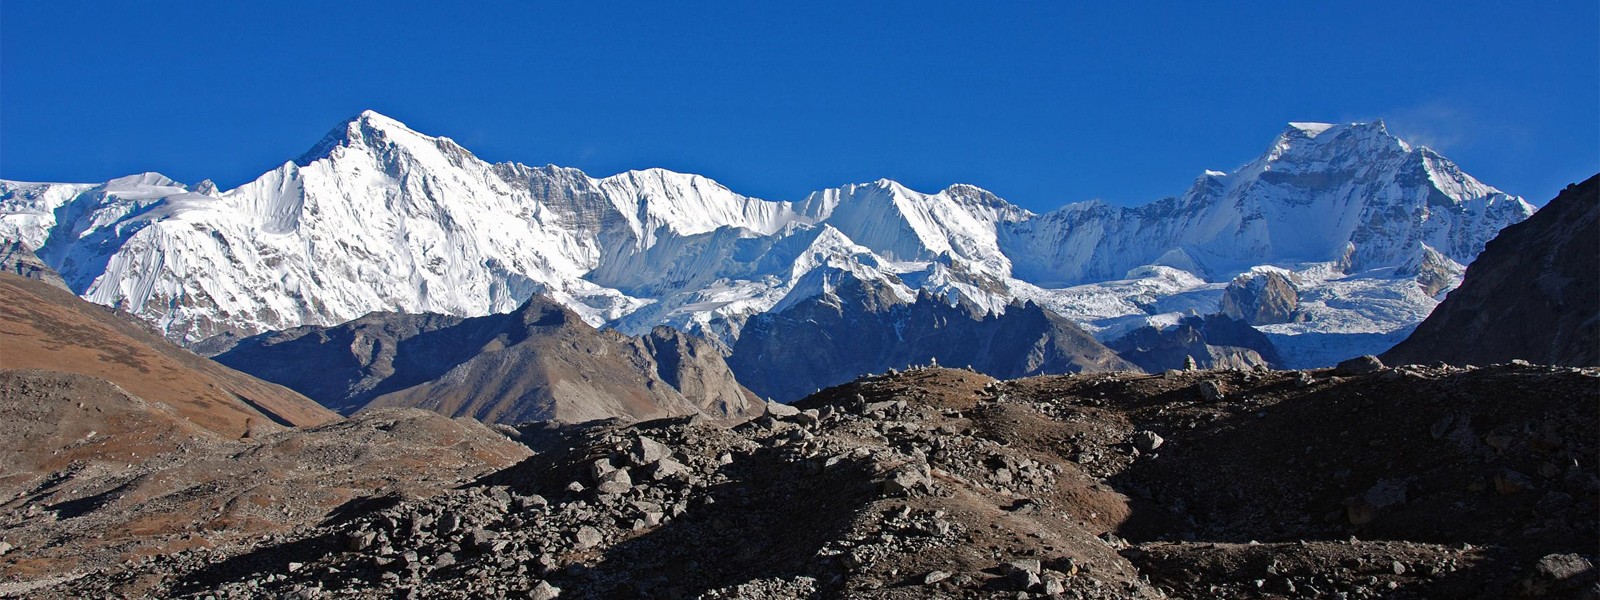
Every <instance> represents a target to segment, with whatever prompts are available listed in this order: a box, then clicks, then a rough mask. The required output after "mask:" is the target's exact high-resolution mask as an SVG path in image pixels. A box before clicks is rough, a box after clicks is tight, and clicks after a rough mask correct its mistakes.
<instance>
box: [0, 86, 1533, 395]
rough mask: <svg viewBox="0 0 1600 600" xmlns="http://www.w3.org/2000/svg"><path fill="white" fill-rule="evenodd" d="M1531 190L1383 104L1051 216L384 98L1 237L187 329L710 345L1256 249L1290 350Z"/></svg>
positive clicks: (1040, 298) (1204, 286)
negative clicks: (1286, 317)
mask: <svg viewBox="0 0 1600 600" xmlns="http://www.w3.org/2000/svg"><path fill="white" fill-rule="evenodd" d="M1533 210H1534V209H1533V207H1532V206H1531V205H1529V204H1528V203H1527V202H1525V201H1523V200H1522V199H1521V198H1519V197H1516V196H1511V195H1508V194H1506V193H1504V192H1501V191H1499V190H1497V189H1495V188H1493V187H1491V186H1488V185H1486V184H1483V183H1482V182H1479V181H1478V180H1476V179H1474V178H1472V177H1471V176H1470V175H1467V174H1466V173H1464V172H1462V171H1461V169H1460V168H1459V167H1457V166H1456V165H1455V164H1454V163H1452V162H1451V161H1449V160H1448V159H1446V158H1445V157H1443V156H1441V155H1439V154H1438V153H1436V152H1434V151H1432V150H1430V149H1428V148H1426V147H1421V146H1417V147H1413V146H1412V145H1410V144H1408V143H1406V142H1405V141H1403V140H1401V139H1399V138H1397V137H1395V136H1393V135H1392V134H1390V133H1389V132H1388V131H1387V129H1386V128H1385V126H1384V124H1383V123H1382V122H1381V121H1378V122H1373V123H1348V124H1318V123H1291V124H1289V126H1288V127H1286V128H1285V129H1284V130H1283V132H1282V133H1281V134H1279V135H1278V137H1277V138H1276V139H1275V140H1273V142H1272V144H1271V145H1270V146H1269V147H1268V148H1267V150H1266V152H1265V153H1263V154H1262V155H1261V156H1260V157H1258V158H1256V159H1255V160H1253V161H1251V162H1249V163H1246V164H1245V165H1244V166H1242V167H1239V168H1238V169H1235V170H1233V171H1231V172H1226V173H1225V172H1221V171H1206V172H1204V173H1203V174H1202V175H1201V176H1200V177H1198V178H1197V179H1196V180H1195V182H1194V183H1193V185H1192V186H1190V188H1189V189H1188V190H1187V191H1185V192H1184V193H1183V194H1181V195H1177V196H1173V197H1169V198H1165V199H1161V200H1158V201H1155V202H1153V203H1150V204H1147V205H1144V206H1138V207H1115V206H1111V205H1108V204H1106V203H1103V202H1097V201H1090V202H1080V203H1074V204H1068V205H1066V206H1064V207H1062V208H1060V209H1058V210H1055V211H1052V212H1049V213H1045V214H1035V213H1032V212H1030V211H1027V210H1024V209H1022V208H1020V207H1017V206H1015V205H1012V204H1010V203H1009V202H1006V201H1005V200H1003V199H1001V198H999V197H997V196H995V195H994V194H991V193H989V192H987V191H985V190H983V189H980V188H978V187H975V186H971V185H964V184H958V185H953V186H950V187H949V188H947V189H944V190H940V191H938V192H934V193H925V192H919V191H915V190H911V189H909V188H907V187H905V186H903V185H901V184H899V183H897V182H894V181H890V180H879V181H875V182H870V183H862V184H851V185H845V186H841V187H838V188H832V189H827V190H821V191H817V192H814V193H811V194H810V195H808V196H807V197H805V198H803V199H800V200H797V201H771V200H763V199H758V198H751V197H747V196H743V195H740V194H738V193H736V192H734V191H732V190H729V189H728V188H726V187H724V186H723V185H721V184H719V183H717V182H715V181H713V180H711V179H708V178H706V177H702V176H699V175H692V174H684V173H676V172H672V171H668V170H663V169H646V170H640V171H629V172H626V173H620V174H617V175H612V176H609V177H603V178H595V177H591V176H589V175H587V174H585V173H583V172H582V171H579V170H577V169H572V168H562V167H557V166H543V167H533V166H528V165H523V164H519V163H498V164H491V163H488V162H485V161H483V160H481V159H479V158H477V157H476V156H474V155H473V154H472V153H471V152H469V151H468V150H467V149H465V148H463V147H461V146H460V145H459V144H457V143H455V142H454V141H452V140H451V139H449V138H447V137H442V136H430V135H425V134H422V133H419V132H416V131H413V130H411V129H410V128H408V127H406V126H405V125H404V124H402V123H400V122H398V121H395V120H394V119H391V118H388V117H386V116H383V115H380V114H378V113H376V112H372V111H367V112H363V113H361V114H360V115H358V116H356V117H355V118H352V119H351V120H349V121H348V122H346V123H343V124H341V125H340V126H338V127H336V128H334V129H333V130H332V131H331V132H330V133H329V134H328V135H327V136H326V137H325V138H324V139H323V140H321V141H320V142H318V143H317V144H316V145H314V146H313V147H312V149H311V150H310V151H308V152H307V153H306V154H304V155H302V156H300V157H298V158H296V159H295V160H293V161H289V162H285V163H283V164H282V165H280V166H279V167H277V168H276V169H273V170H272V171H269V172H267V173H265V174H263V175H261V176H260V177H258V178H257V179H256V180H254V181H251V182H248V183H245V184H243V185H240V186H239V187H237V188H234V189H231V190H226V191H219V190H218V189H217V188H216V186H215V185H214V184H212V183H211V182H209V181H203V182H200V183H198V184H193V185H185V184H182V183H179V182H175V181H172V180H171V179H169V178H167V177H164V176H162V175H159V174H155V173H144V174H138V175H132V176H129V177H123V178H120V179H115V180H112V181H107V182H104V183H99V184H82V183H30V182H16V181H0V239H4V240H7V241H19V242H21V243H23V244H26V245H28V246H29V247H31V248H35V249H36V250H37V252H38V254H39V255H40V258H41V259H43V260H44V261H45V262H46V263H47V264H49V265H50V266H51V267H53V268H55V269H57V270H58V271H59V272H60V273H61V275H62V277H63V278H64V279H65V280H66V281H67V283H68V285H69V286H71V288H72V289H73V290H74V292H76V293H78V294H79V295H80V296H82V297H84V298H86V299H88V300H90V301H93V302H96V303H99V304H103V305H106V306H112V307H117V308H120V309H124V310H127V311H128V312H130V313H133V314H135V315H137V316H139V317H140V318H142V319H144V320H146V321H148V322H149V323H151V324H152V325H153V326H155V327H157V328H158V329H160V330H161V331H163V332H165V333H166V334H167V335H168V336H169V337H171V338H173V339H174V340H177V341H181V342H187V343H193V342H197V341H200V340H203V339H206V338H209V337H212V336H217V335H233V336H244V335H251V334H255V333H260V332H263V331H268V330H281V329H286V328H290V327H296V326H300V325H324V326H327V325H334V324H338V323H342V322H345V321H349V320H352V319H355V318H358V317H361V316H363V315H365V314H367V313H370V312H374V311H391V312H406V313H421V312H432V313H443V314H451V315H457V316H463V317H471V316H481V315H485V314H490V313H502V312H508V311H511V310H513V309H515V308H516V307H517V306H519V305H520V304H521V303H523V302H524V301H525V300H527V298H529V297H530V296H532V295H533V294H544V295H547V296H549V297H550V298H552V299H554V300H555V301H557V302H560V303H561V304H563V305H565V306H567V307H569V308H571V309H572V310H573V311H574V312H576V313H577V314H579V315H580V316H581V317H582V318H583V319H584V320H585V321H587V322H589V323H590V324H591V325H595V326H608V327H613V328H616V329H619V330H622V331H623V332H625V333H629V334H634V335H637V334H642V333H645V332H648V331H649V330H650V329H651V328H653V327H655V326H658V325H667V326H671V327H674V328H677V329H680V330H684V331H690V332H694V333H699V334H703V335H706V336H707V337H708V338H710V339H712V340H714V341H717V342H720V343H721V344H722V345H723V346H724V347H726V346H728V345H731V344H732V342H733V341H735V340H737V338H738V336H739V332H740V328H741V327H742V325H743V324H744V323H745V322H746V321H748V320H749V319H750V318H751V317H752V316H754V315H757V314H761V313H765V312H771V311H782V310H784V309H785V308H787V307H789V306H792V305H794V304H796V303H797V302H799V301H801V300H804V299H806V298H809V297H813V296H816V295H818V294H823V293H826V292H827V291H828V290H830V289H833V288H834V287H836V286H838V285H840V283H841V282H844V281H845V280H847V279H856V280H861V281H865V282H872V283H875V284H878V285H881V286H885V287H886V288H887V289H889V290H891V291H892V293H895V294H896V295H898V296H900V297H902V298H906V299H911V298H914V297H916V295H917V294H919V293H929V294H932V295H934V296H936V297H940V298H943V299H945V300H946V301H948V302H950V303H952V304H960V305H962V306H965V307H967V308H968V309H970V310H971V311H972V312H973V313H974V314H979V315H981V314H985V313H991V312H994V313H998V312H1003V311H1005V310H1006V308H1007V306H1009V305H1011V303H1013V302H1014V301H1018V300H1027V301H1031V302H1034V303H1036V304H1039V305H1041V306H1045V307H1048V308H1050V309H1052V310H1054V311H1056V312H1058V313H1060V314H1062V315H1064V316H1066V317H1068V318H1070V319H1072V320H1074V321H1075V322H1078V323H1079V324H1081V325H1082V326H1083V327H1084V328H1085V329H1086V330H1088V331H1090V332H1092V333H1094V334H1095V335H1096V336H1097V337H1101V338H1102V339H1108V340H1109V339H1112V338H1114V337H1115V336H1117V335H1120V334H1121V333H1125V332H1127V331H1130V330H1132V329H1135V328H1137V327H1140V326H1143V325H1156V326H1162V325H1163V324H1172V323H1176V322H1178V320H1180V319H1181V317H1182V316H1183V315H1187V314H1209V313H1214V312H1217V311H1218V302H1219V299H1220V296H1221V294H1222V291H1223V289H1224V287H1226V285H1227V284H1228V282H1229V281H1231V280H1232V279H1233V278H1234V277H1236V276H1238V275H1240V274H1242V273H1248V272H1250V271H1251V270H1252V269H1258V268H1264V267H1269V268H1276V269H1282V270H1285V271H1287V272H1290V273H1293V274H1295V279H1296V281H1298V282H1299V283H1298V284H1297V285H1298V286H1299V287H1300V290H1299V293H1300V295H1301V298H1302V305H1303V307H1304V315H1303V319H1302V320H1299V321H1297V322H1294V323H1283V324H1275V325H1266V326H1260V327H1258V329H1261V330H1262V331H1263V332H1264V333H1266V334H1267V335H1268V336H1269V337H1271V338H1272V339H1273V341H1274V343H1275V344H1279V346H1280V351H1281V352H1282V353H1283V355H1284V356H1285V359H1286V362H1287V363H1288V365H1287V366H1291V367H1301V366H1320V365H1323V364H1328V363H1330V362H1331V361H1336V360H1338V359H1340V358H1344V357H1347V356H1349V355H1352V354H1360V353H1375V352H1378V351H1381V350H1383V349H1385V348H1387V346H1388V345H1390V344H1392V343H1393V341H1394V340H1397V339H1398V338H1399V337H1403V336H1404V334H1405V333H1406V332H1408V331H1409V330H1410V328H1412V327H1414V326H1415V324H1416V323H1418V322H1420V321H1421V320H1422V319H1423V318H1424V317H1426V316H1427V314H1428V313H1429V311H1431V310H1432V308H1433V306H1434V305H1436V304H1437V303H1438V300H1439V299H1440V298H1442V297H1443V294H1444V293H1446V292H1447V291H1448V290H1449V289H1450V288H1453V287H1454V285H1456V284H1457V283H1459V281H1460V276H1461V273H1462V271H1463V270H1464V268H1465V267H1464V265H1465V264H1467V263H1469V262H1471V260H1472V259H1473V258H1474V257H1475V256H1476V255H1477V254H1478V253H1479V252H1481V251H1482V249H1483V245H1484V243H1486V242H1487V241H1488V240H1489V239H1490V238H1492V237H1493V236H1494V235H1495V233H1496V232H1498V231H1499V230H1500V229H1501V228H1503V227H1505V226H1507V225H1510V224H1513V223H1516V222H1520V221H1522V220H1523V219H1526V218H1527V217H1528V216H1530V215H1531V214H1532V213H1533Z"/></svg>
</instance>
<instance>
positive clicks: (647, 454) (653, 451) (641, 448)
mask: <svg viewBox="0 0 1600 600" xmlns="http://www.w3.org/2000/svg"><path fill="white" fill-rule="evenodd" d="M671 454H672V450H671V449H669V448H667V445H666V444H663V443H661V442H658V441H655V440H653V439H650V438H647V437H645V436H642V435H641V436H639V437H636V438H634V439H633V453H632V455H631V456H630V457H629V458H631V459H633V464H635V465H639V466H643V465H648V464H650V463H653V462H656V461H658V460H661V459H663V458H666V457H667V456H670V455H671Z"/></svg>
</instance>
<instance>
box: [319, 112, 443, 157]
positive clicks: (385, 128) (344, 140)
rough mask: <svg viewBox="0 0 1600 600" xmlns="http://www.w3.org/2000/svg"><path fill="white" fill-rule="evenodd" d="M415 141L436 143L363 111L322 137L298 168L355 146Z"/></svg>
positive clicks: (374, 113)
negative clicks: (390, 141)
mask: <svg viewBox="0 0 1600 600" xmlns="http://www.w3.org/2000/svg"><path fill="white" fill-rule="evenodd" d="M404 138H416V139H422V140H427V141H428V142H430V143H431V142H433V141H434V138H433V137H432V136H428V135H423V134H421V133H418V132H417V131H416V130H413V129H411V128H410V127H407V126H406V124H405V123H401V122H400V121H397V120H395V119H393V118H390V117H388V116H386V115H383V114H382V113H379V112H378V111H375V110H371V109H368V110H363V111H361V112H360V113H359V114H357V115H356V116H353V117H350V118H349V119H345V120H344V121H343V122H341V123H340V124H339V125H337V126H335V127H334V128H333V129H332V130H329V131H328V134H327V135H325V136H323V137H322V141H319V142H317V144H316V145H315V146H312V147H311V149H310V150H307V151H306V153H305V154H302V155H300V157H299V158H297V159H295V161H294V162H295V164H297V165H300V166H302V167H304V166H306V165H308V164H311V163H312V162H314V161H316V160H318V159H322V158H327V157H328V155H329V154H331V153H332V152H333V149H334V148H338V147H341V146H345V147H348V146H355V145H368V146H371V145H378V144H381V143H382V141H384V140H399V139H404Z"/></svg>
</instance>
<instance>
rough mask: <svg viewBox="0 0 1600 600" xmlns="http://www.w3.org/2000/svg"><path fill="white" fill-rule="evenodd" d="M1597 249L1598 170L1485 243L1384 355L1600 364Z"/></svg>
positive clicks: (1388, 357) (1470, 361)
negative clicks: (1457, 280)
mask: <svg viewBox="0 0 1600 600" xmlns="http://www.w3.org/2000/svg"><path fill="white" fill-rule="evenodd" d="M1597 252H1600V175H1596V176H1594V177H1590V178H1589V179H1588V180H1587V181H1584V182H1583V183H1579V184H1574V185H1570V186H1567V189H1565V190H1563V191H1562V192H1561V194H1560V195H1558V196H1556V198H1555V199H1554V200H1551V201H1550V203H1549V204H1548V205H1546V206H1545V208H1544V209H1543V210H1541V211H1540V212H1539V214H1537V215H1535V218H1530V219H1529V220H1527V221H1523V222H1522V223H1519V224H1517V225H1513V226H1511V227H1507V228H1506V229H1505V230H1504V231H1501V232H1500V235H1498V236H1496V237H1495V238H1494V239H1493V240H1490V242H1489V245H1488V247H1487V248H1486V249H1485V250H1484V252H1483V254H1481V255H1479V256H1478V259H1477V260H1475V261H1473V263H1472V266H1471V267H1470V268H1468V269H1467V273H1466V278H1465V279H1464V280H1463V281H1462V284H1461V287H1459V288H1456V289H1455V291H1452V292H1450V295H1449V296H1448V297H1446V298H1445V300H1444V302H1443V303H1441V304H1440V305H1439V308H1437V309H1435V310H1434V312H1433V313H1432V314H1430V315H1428V318H1427V319H1426V320H1424V321H1423V322H1422V324H1420V325H1418V326H1417V329H1416V331H1414V332H1412V334H1411V336H1410V337H1408V338H1406V339H1405V341H1403V342H1401V343H1400V344H1398V345H1396V346H1395V347H1394V348H1393V349H1391V350H1389V351H1388V352H1386V353H1384V355H1383V356H1384V359H1385V360H1389V361H1406V362H1433V361H1443V362H1447V363H1450V364H1454V365H1468V364H1485V363H1496V362H1506V361H1510V360H1529V361H1534V362H1539V363H1549V364H1560V365H1573V366H1595V365H1600V277H1596V266H1595V257H1596V256H1597V254H1596V253H1597ZM1462 340H1472V342H1471V343H1462Z"/></svg>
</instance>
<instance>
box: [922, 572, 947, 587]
mask: <svg viewBox="0 0 1600 600" xmlns="http://www.w3.org/2000/svg"><path fill="white" fill-rule="evenodd" d="M949 578H950V573H948V572H945V571H930V572H929V573H928V574H927V575H924V576H923V577H922V585H933V584H935V583H939V582H941V581H944V580H946V579H949Z"/></svg>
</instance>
